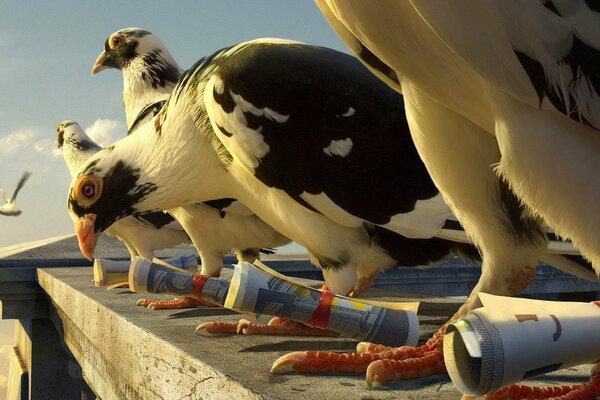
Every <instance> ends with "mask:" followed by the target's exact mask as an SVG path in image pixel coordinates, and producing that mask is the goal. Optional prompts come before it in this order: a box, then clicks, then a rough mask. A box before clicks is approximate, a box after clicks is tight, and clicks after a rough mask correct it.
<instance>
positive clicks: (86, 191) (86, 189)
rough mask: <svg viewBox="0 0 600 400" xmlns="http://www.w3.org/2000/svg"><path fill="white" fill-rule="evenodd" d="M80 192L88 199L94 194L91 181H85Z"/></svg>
mask: <svg viewBox="0 0 600 400" xmlns="http://www.w3.org/2000/svg"><path fill="white" fill-rule="evenodd" d="M81 193H82V194H83V195H84V196H85V197H87V198H88V199H91V198H92V197H94V195H95V194H96V187H95V186H94V184H93V183H86V184H85V185H83V187H82V188H81Z"/></svg>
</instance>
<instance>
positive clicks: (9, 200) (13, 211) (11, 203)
mask: <svg viewBox="0 0 600 400" xmlns="http://www.w3.org/2000/svg"><path fill="white" fill-rule="evenodd" d="M30 176H31V173H29V172H25V173H23V175H22V176H21V179H19V182H18V183H17V187H16V188H15V191H14V192H13V194H12V196H11V197H8V195H7V194H6V192H4V190H3V189H2V188H0V195H1V196H2V198H3V199H4V204H2V205H1V206H0V215H4V216H6V217H16V216H18V215H21V213H23V211H22V210H19V209H18V208H17V204H16V200H17V195H18V194H19V192H20V191H21V189H22V188H23V186H24V185H25V182H27V179H29V177H30Z"/></svg>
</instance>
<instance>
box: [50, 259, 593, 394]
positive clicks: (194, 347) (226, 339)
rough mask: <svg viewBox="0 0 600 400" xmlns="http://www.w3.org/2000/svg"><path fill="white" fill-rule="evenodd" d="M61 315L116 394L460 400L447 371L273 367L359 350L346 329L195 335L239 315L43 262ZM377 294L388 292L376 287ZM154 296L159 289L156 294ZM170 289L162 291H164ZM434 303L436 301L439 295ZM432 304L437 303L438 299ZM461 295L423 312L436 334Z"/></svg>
mask: <svg viewBox="0 0 600 400" xmlns="http://www.w3.org/2000/svg"><path fill="white" fill-rule="evenodd" d="M38 279H39V283H40V285H41V287H42V288H43V290H44V291H45V292H46V293H47V295H48V296H49V298H50V300H51V302H52V305H53V306H54V308H55V310H56V311H55V313H56V316H55V317H52V314H53V313H54V311H53V312H51V319H53V320H54V323H55V325H57V327H58V330H59V333H60V334H62V336H63V337H64V341H65V343H66V344H67V346H68V348H69V350H70V351H71V353H72V354H73V356H74V357H75V359H76V360H77V362H78V363H79V365H80V366H81V367H82V370H83V377H84V379H85V381H86V382H87V384H88V385H89V386H90V388H91V389H92V390H93V391H94V392H95V393H96V394H97V395H98V396H99V397H100V398H102V399H103V400H109V399H148V400H151V399H189V400H192V399H236V400H237V399H290V400H294V399H301V400H307V399H311V398H314V399H361V400H362V399H364V400H367V399H368V400H371V399H373V400H377V399H395V398H402V399H424V398H425V399H457V398H459V397H460V396H459V393H458V392H457V391H456V390H455V389H454V387H453V385H452V383H451V382H450V381H449V379H448V378H447V377H443V376H442V377H431V378H426V379H420V380H417V381H408V382H397V383H394V384H392V385H389V386H383V387H381V386H379V387H376V388H374V389H372V390H369V389H367V388H366V386H365V384H364V374H359V375H319V376H315V375H300V374H296V373H293V372H290V373H285V374H281V375H271V374H269V369H270V366H271V364H272V362H273V361H274V360H275V359H276V358H277V357H279V356H281V355H283V354H285V353H288V352H290V351H298V350H336V351H353V350H354V348H355V345H356V342H354V341H351V340H347V339H343V338H313V337H275V336H244V335H228V336H213V335H209V334H196V333H195V332H194V328H195V327H196V326H197V325H198V324H200V323H202V322H206V321H211V320H222V321H235V320H237V319H239V315H235V314H232V313H231V312H228V311H226V310H222V309H216V308H215V309H212V308H209V309H194V310H179V311H177V310H166V311H151V310H147V309H145V308H141V307H136V306H135V305H134V304H135V302H136V300H138V299H139V298H141V297H142V296H140V295H136V294H134V293H130V292H129V291H127V290H122V289H119V290H113V291H106V290H104V289H98V288H94V287H93V285H92V283H91V271H90V270H89V268H51V269H42V270H39V271H38ZM371 295H372V296H377V297H378V296H379V295H384V296H385V297H386V298H390V296H391V295H392V294H391V293H390V292H381V291H375V292H371ZM155 297H156V296H155ZM163 298H164V297H163ZM433 303H435V304H433ZM432 304H433V305H432ZM459 305H460V302H457V301H452V300H441V301H439V302H437V301H435V299H433V300H431V301H430V304H428V305H427V306H426V307H424V309H425V310H430V311H434V312H433V313H432V314H430V315H420V321H421V326H422V328H423V329H422V339H423V340H424V339H426V338H428V337H429V336H430V335H431V333H432V332H433V331H435V330H436V329H437V328H439V326H441V325H442V324H443V323H444V322H445V321H446V319H447V318H448V316H449V315H451V314H452V313H453V312H454V311H455V310H456V308H457V307H458V306H459ZM588 374H589V367H581V368H577V369H575V368H574V369H570V370H565V371H559V372H557V373H553V374H551V375H549V376H548V377H547V378H546V379H547V380H546V381H545V382H548V380H549V381H550V382H554V383H556V382H560V383H561V384H568V383H577V382H582V381H586V380H587V379H588V377H589V375H588Z"/></svg>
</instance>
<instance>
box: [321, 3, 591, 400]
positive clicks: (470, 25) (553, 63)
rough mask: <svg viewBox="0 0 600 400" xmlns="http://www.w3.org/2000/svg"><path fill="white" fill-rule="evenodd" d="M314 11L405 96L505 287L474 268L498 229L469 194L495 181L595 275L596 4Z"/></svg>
mask: <svg viewBox="0 0 600 400" xmlns="http://www.w3.org/2000/svg"><path fill="white" fill-rule="evenodd" d="M317 4H318V5H319V7H320V8H321V10H322V12H323V14H324V15H325V17H326V18H327V20H328V21H329V22H330V24H331V25H332V27H333V28H334V29H335V30H336V32H337V33H338V34H339V35H340V37H341V38H342V39H343V40H344V41H345V42H346V44H347V45H348V46H349V47H350V48H351V49H352V50H353V51H354V52H355V53H356V54H357V55H358V57H359V58H361V59H362V60H363V61H364V62H365V64H367V65H369V66H370V68H371V69H372V70H373V71H375V73H376V74H377V75H378V76H379V77H381V78H382V79H383V80H384V81H385V82H387V83H388V84H390V85H391V86H393V87H395V88H397V89H399V90H401V91H402V93H403V94H404V98H405V105H406V112H407V116H408V120H409V123H410V127H411V131H412V136H413V139H414V140H415V143H416V145H417V148H418V149H419V153H420V155H421V157H422V158H423V160H424V162H425V164H426V165H427V168H428V170H429V171H430V173H431V174H432V177H433V179H434V180H435V182H436V183H437V184H438V187H439V188H440V190H441V192H442V193H444V196H445V197H446V198H447V199H448V201H449V203H450V204H451V205H452V207H453V210H454V211H455V213H456V215H457V217H458V218H459V220H460V221H461V223H462V224H463V226H464V227H465V229H466V230H467V231H468V232H469V233H470V234H471V236H472V237H474V239H475V241H476V242H477V243H478V244H479V246H480V247H481V248H482V251H483V258H484V269H483V273H484V274H487V275H488V280H489V281H490V282H491V283H492V284H495V285H497V286H502V285H505V286H506V285H507V282H506V281H505V274H504V273H503V272H502V271H503V270H504V269H505V267H503V266H501V265H499V266H498V267H497V268H492V269H487V270H486V269H485V263H486V259H487V258H488V255H489V254H491V253H494V252H495V250H494V249H497V247H498V246H497V244H498V240H497V234H496V233H494V230H497V227H501V225H494V224H490V223H489V221H490V210H492V209H493V208H490V207H480V206H478V204H476V203H473V201H475V200H476V199H477V198H479V197H480V195H476V196H473V194H476V193H485V188H487V187H489V186H490V185H494V184H495V183H494V182H495V181H496V180H497V179H496V178H497V175H496V173H497V174H499V175H500V176H501V177H502V179H503V180H505V181H506V183H507V185H508V186H510V188H511V189H512V191H513V192H514V193H515V194H516V196H517V197H518V199H519V201H521V202H523V203H524V205H525V207H524V208H525V209H526V210H527V211H528V213H529V214H530V215H531V216H532V217H534V218H538V220H540V221H543V222H544V223H545V224H547V225H549V226H551V227H552V228H553V229H555V231H556V233H557V234H558V235H560V236H562V237H564V238H568V239H571V240H572V241H573V243H574V244H575V245H576V246H577V247H578V248H579V249H581V251H582V253H583V255H584V256H586V257H587V258H588V259H589V260H591V261H592V263H593V269H592V270H591V272H592V273H593V274H594V275H596V276H597V275H598V273H600V242H599V241H598V237H600V206H599V204H600V180H599V179H598V176H597V174H594V173H591V171H598V170H600V136H599V133H598V130H600V97H599V93H600V79H599V78H600V74H599V71H600V41H599V40H598V39H599V38H600V7H599V6H598V4H597V2H593V1H577V0H575V1H561V0H537V1H536V0H533V1H516V2H510V1H508V2H507V1H501V0H489V1H477V2H443V1H428V2H427V1H426V2H414V1H413V2H408V1H379V2H369V3H367V2H362V1H360V0H343V1H339V0H318V1H317ZM457 143H459V144H460V146H456V145H455V144H457ZM485 149H487V150H485ZM484 150H485V151H487V152H489V154H490V155H489V156H483V155H484V154H485V153H484ZM492 167H493V172H490V171H492ZM477 173H480V174H482V175H481V177H480V179H474V177H475V176H476V175H477ZM482 189H483V190H482ZM488 193H489V192H488ZM496 203H497V202H496ZM493 206H494V205H493V203H492V207H493ZM530 220H531V218H530ZM517 222H518V221H517ZM511 225H512V224H511ZM511 225H507V227H508V228H510V226H511ZM538 225H539V224H538ZM517 233H518V231H515V232H514V235H513V237H514V240H515V242H516V243H517V244H519V242H521V243H522V240H523V239H524V238H523V236H522V235H518V234H517ZM538 236H539V235H538ZM509 237H510V236H509ZM527 240H528V242H531V238H529V239H527ZM519 245H521V244H519ZM506 255H509V256H512V254H506ZM508 261H510V260H508ZM388 365H391V363H388ZM382 366H383V363H382V362H379V364H378V365H377V366H376V367H374V368H373V371H375V370H376V369H377V370H379V369H380V367H382ZM369 368H371V367H369ZM373 371H372V372H373ZM595 371H596V373H595V378H594V379H593V380H592V382H591V384H590V385H586V386H584V387H583V388H582V389H580V391H579V392H575V393H573V394H572V396H574V397H573V398H591V397H593V396H598V395H600V367H599V366H598V364H597V365H596V367H595ZM374 374H376V373H375V372H373V373H372V374H371V375H372V376H373V375H374ZM577 396H580V397H577Z"/></svg>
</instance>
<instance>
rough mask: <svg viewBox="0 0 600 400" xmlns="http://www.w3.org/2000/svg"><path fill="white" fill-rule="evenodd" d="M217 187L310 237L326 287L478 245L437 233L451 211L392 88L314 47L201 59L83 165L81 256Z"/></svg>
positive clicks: (215, 192)
mask: <svg viewBox="0 0 600 400" xmlns="http://www.w3.org/2000/svg"><path fill="white" fill-rule="evenodd" d="M333 75H335V76H336V77H338V80H337V81H336V80H332V79H331V76H333ZM175 121H177V122H175ZM141 143H143V145H141ZM134 149H135V150H134ZM109 198H110V200H109ZM223 198H235V199H239V200H240V201H242V203H243V204H245V205H246V206H247V207H248V208H250V209H251V210H252V211H253V212H254V213H255V214H256V215H257V216H258V217H260V218H261V219H263V220H264V221H265V222H267V223H269V224H270V225H272V226H273V227H274V228H275V229H276V230H277V231H279V232H281V233H282V234H284V235H285V236H286V237H289V238H291V239H293V240H296V241H297V242H298V243H300V244H302V245H304V246H305V247H307V249H308V250H309V255H310V258H311V260H312V261H313V263H315V264H316V265H318V266H319V267H321V268H322V269H323V273H324V277H325V280H326V283H327V286H328V288H329V289H331V290H332V291H334V292H336V293H341V294H348V293H350V292H353V291H355V290H358V291H360V289H361V288H360V287H359V282H360V281H361V280H369V279H371V278H372V276H373V275H374V274H376V273H378V272H379V271H380V270H381V269H383V268H386V267H393V266H395V265H426V264H430V263H431V262H434V261H437V260H439V259H442V258H444V257H447V256H448V255H450V254H454V252H460V251H462V250H464V251H465V252H467V253H468V252H471V253H476V252H475V251H474V249H473V248H472V246H470V245H469V244H463V243H457V242H454V241H451V240H447V239H445V238H443V237H441V236H444V235H446V234H448V235H451V234H450V233H448V230H447V229H444V224H445V222H446V220H447V217H449V215H450V214H451V213H450V211H449V208H448V206H447V205H446V204H445V202H444V200H443V198H442V196H441V195H440V193H439V191H438V190H437V188H436V187H435V185H434V184H433V182H432V181H431V179H430V178H429V175H428V174H427V171H426V169H425V167H424V165H423V164H422V162H421V161H420V159H419V157H418V154H417V152H416V149H415V147H414V145H413V143H412V140H411V138H410V134H409V132H408V127H407V122H406V119H405V116H404V112H403V107H402V98H401V96H399V95H398V94H397V93H395V92H394V91H392V90H390V89H389V88H387V87H386V86H385V85H384V84H383V83H381V82H380V81H379V80H377V79H376V78H374V77H372V76H371V74H370V73H369V72H368V71H367V70H366V69H365V68H364V67H363V66H362V65H361V64H360V63H359V62H358V61H356V60H355V59H354V58H352V57H351V56H348V55H346V54H343V53H340V52H337V51H334V50H331V49H326V48H323V47H318V46H310V45H306V44H302V43H299V42H294V41H288V40H284V39H257V40H253V41H249V42H244V43H240V44H238V45H235V46H233V47H229V48H226V49H223V50H221V51H218V52H216V53H214V54H212V55H210V56H208V57H205V58H203V59H201V60H200V61H199V62H198V63H196V65H194V66H193V67H192V68H191V69H190V70H188V71H187V72H186V73H184V74H183V76H182V77H181V79H180V81H179V83H178V85H177V86H176V88H175V89H174V91H173V93H172V94H171V97H169V99H168V100H167V101H166V103H165V105H164V106H163V107H162V109H161V110H160V112H159V113H158V114H157V115H156V116H155V117H154V118H153V119H152V120H151V121H149V122H148V123H146V124H144V125H143V126H141V127H140V128H138V129H137V130H136V132H135V134H133V135H129V136H128V137H126V138H123V139H121V140H119V141H118V142H116V143H115V144H113V145H112V146H109V147H108V148H106V149H105V150H103V151H100V152H98V153H97V154H96V155H94V156H93V157H92V158H91V159H90V160H89V161H88V162H87V163H86V165H84V166H83V167H82V169H81V170H80V171H79V174H78V176H77V177H76V178H75V180H74V182H73V183H72V186H71V189H70V192H69V201H68V207H69V212H70V214H71V216H72V218H73V219H74V221H76V231H77V232H78V237H79V238H80V247H81V250H82V252H83V253H84V254H86V255H91V254H93V250H94V243H95V237H96V235H97V233H98V232H101V231H103V230H105V229H106V228H107V227H108V226H110V225H111V224H112V223H113V222H114V221H116V220H118V219H119V218H122V217H123V216H126V215H129V214H131V213H135V212H139V211H155V210H162V209H170V208H173V207H176V206H180V205H186V204H191V203H195V202H199V201H207V200H213V199H223ZM436 236H440V237H436ZM462 236H464V234H463V235H462ZM462 236H461V237H462Z"/></svg>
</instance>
